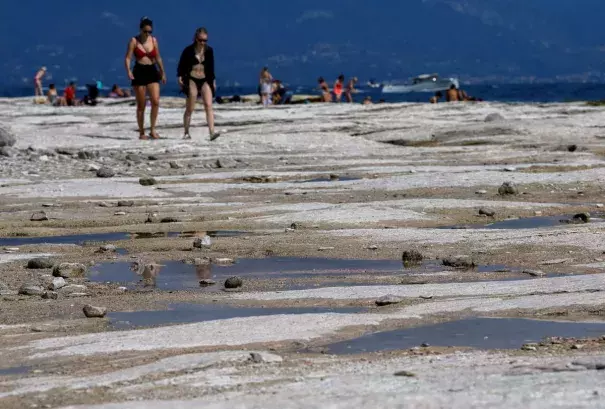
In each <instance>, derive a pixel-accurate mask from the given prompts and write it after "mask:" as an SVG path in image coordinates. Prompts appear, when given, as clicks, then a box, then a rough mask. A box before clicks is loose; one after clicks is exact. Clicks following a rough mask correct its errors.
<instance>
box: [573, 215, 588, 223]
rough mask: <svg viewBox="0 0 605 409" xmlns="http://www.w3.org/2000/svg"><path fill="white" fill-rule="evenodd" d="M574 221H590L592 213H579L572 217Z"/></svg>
mask: <svg viewBox="0 0 605 409" xmlns="http://www.w3.org/2000/svg"><path fill="white" fill-rule="evenodd" d="M571 220H572V222H573V223H577V224H581V223H588V222H590V213H578V214H575V215H574V216H573V217H572V218H571Z"/></svg>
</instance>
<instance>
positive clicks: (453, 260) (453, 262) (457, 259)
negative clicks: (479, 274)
mask: <svg viewBox="0 0 605 409" xmlns="http://www.w3.org/2000/svg"><path fill="white" fill-rule="evenodd" d="M442 263H443V265H444V266H446V267H453V268H465V269H472V268H475V267H476V264H475V262H474V261H473V259H472V258H471V257H470V256H453V257H447V258H444V259H443V260H442Z"/></svg>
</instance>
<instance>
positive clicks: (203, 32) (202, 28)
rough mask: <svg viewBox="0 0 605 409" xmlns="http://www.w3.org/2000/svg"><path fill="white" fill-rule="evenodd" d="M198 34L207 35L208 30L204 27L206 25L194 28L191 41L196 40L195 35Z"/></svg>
mask: <svg viewBox="0 0 605 409" xmlns="http://www.w3.org/2000/svg"><path fill="white" fill-rule="evenodd" d="M200 34H206V35H208V30H207V29H206V27H199V28H197V29H196V30H195V34H194V35H193V42H195V41H196V40H197V36H198V35H200Z"/></svg>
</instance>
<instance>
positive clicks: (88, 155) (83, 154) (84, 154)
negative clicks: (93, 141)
mask: <svg viewBox="0 0 605 409" xmlns="http://www.w3.org/2000/svg"><path fill="white" fill-rule="evenodd" d="M97 156H98V154H97V153H95V152H91V151H86V150H81V151H79V152H78V159H82V160H86V159H94V158H96V157H97Z"/></svg>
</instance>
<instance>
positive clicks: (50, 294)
mask: <svg viewBox="0 0 605 409" xmlns="http://www.w3.org/2000/svg"><path fill="white" fill-rule="evenodd" d="M42 298H44V299H45V300H56V299H58V298H59V294H57V293H56V292H54V291H44V294H42Z"/></svg>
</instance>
